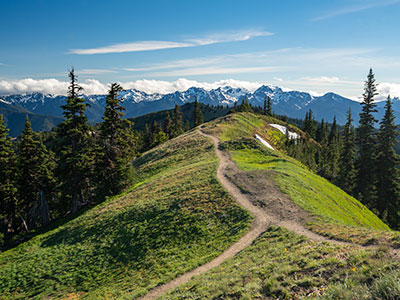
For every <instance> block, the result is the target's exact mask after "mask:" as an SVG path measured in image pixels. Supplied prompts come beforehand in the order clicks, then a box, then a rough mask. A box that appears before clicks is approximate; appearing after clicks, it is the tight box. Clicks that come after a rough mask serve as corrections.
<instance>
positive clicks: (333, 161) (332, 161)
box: [327, 116, 340, 182]
mask: <svg viewBox="0 0 400 300" xmlns="http://www.w3.org/2000/svg"><path fill="white" fill-rule="evenodd" d="M339 143H340V141H339V131H338V128H337V124H336V116H335V117H334V118H333V122H332V126H331V130H330V132H329V136H328V144H329V171H328V172H329V175H328V177H327V178H328V179H329V180H330V181H332V182H335V181H336V177H337V176H338V172H339V166H338V162H339Z"/></svg>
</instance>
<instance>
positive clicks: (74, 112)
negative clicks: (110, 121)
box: [57, 69, 93, 213]
mask: <svg viewBox="0 0 400 300" xmlns="http://www.w3.org/2000/svg"><path fill="white" fill-rule="evenodd" d="M69 78H70V85H69V87H68V97H67V99H66V103H65V104H64V105H63V106H61V108H62V109H63V110H64V111H63V115H64V120H63V121H62V122H61V123H60V124H59V125H58V127H57V137H58V140H59V148H58V151H57V159H58V165H57V175H58V178H59V180H60V182H61V192H62V197H63V199H64V200H65V201H66V203H67V204H68V203H69V205H68V206H69V207H70V209H71V212H72V213H76V212H77V210H78V208H79V206H80V205H83V204H86V203H88V202H89V201H90V199H89V198H90V181H89V178H90V174H91V172H92V165H93V151H92V149H91V147H90V133H91V131H92V129H91V126H90V125H89V123H88V120H87V117H86V115H85V110H86V104H85V101H84V99H82V98H80V97H79V96H78V94H79V92H80V91H82V87H80V86H79V85H78V83H77V76H76V75H75V72H74V69H72V70H71V71H70V72H69ZM68 206H67V207H68Z"/></svg>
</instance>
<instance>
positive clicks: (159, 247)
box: [0, 132, 251, 299]
mask: <svg viewBox="0 0 400 300" xmlns="http://www.w3.org/2000/svg"><path fill="white" fill-rule="evenodd" d="M216 166H217V158H216V156H215V151H214V147H213V144H212V143H211V142H210V141H209V140H208V139H207V138H205V137H202V136H200V135H198V134H197V133H196V132H191V133H188V134H186V135H183V136H181V137H179V138H177V139H174V140H171V141H169V142H167V143H166V144H164V145H162V146H161V147H158V148H156V149H154V150H152V151H150V152H148V153H146V154H145V155H143V156H142V157H141V158H139V159H138V160H136V161H135V167H136V170H137V176H136V181H135V186H134V188H132V190H131V191H130V192H127V193H125V194H124V195H121V196H119V197H114V198H113V199H110V200H108V201H106V202H105V203H103V204H101V205H99V206H97V207H95V208H93V209H91V210H89V211H87V212H86V213H84V214H82V215H81V216H79V217H77V218H76V219H74V220H72V221H70V222H68V223H66V224H64V225H62V226H60V227H59V228H57V229H55V230H52V231H49V232H47V233H45V234H42V235H39V236H36V237H35V238H33V239H32V240H30V241H29V242H26V243H24V244H21V245H20V246H18V247H17V248H15V249H11V250H8V251H6V252H4V253H1V254H0V295H1V297H0V298H1V299H26V298H28V297H32V298H33V299H49V298H60V299H65V298H68V297H69V298H68V299H72V298H73V297H75V296H79V298H82V299H105V298H106V297H108V299H125V298H126V299H132V298H134V297H137V296H139V295H143V294H144V293H145V292H146V291H147V290H148V289H150V288H152V287H154V286H156V285H158V284H160V283H163V282H167V281H169V280H171V279H172V278H174V277H176V276H177V275H179V274H182V273H184V272H185V271H188V270H190V269H193V268H194V267H195V266H198V265H200V264H203V263H205V262H207V261H209V260H211V259H212V258H214V257H216V256H217V255H218V254H220V253H221V252H222V251H223V250H224V249H226V248H227V247H228V246H229V245H230V244H232V243H233V242H234V241H235V240H237V239H238V238H239V237H240V236H241V235H242V234H243V233H244V232H245V231H246V229H247V227H248V225H249V223H250V221H251V218H250V217H249V214H248V213H246V212H245V211H244V210H242V209H241V208H239V207H238V206H237V205H236V204H234V202H233V200H231V198H230V197H229V196H228V195H227V194H226V192H225V191H224V190H223V189H222V188H221V186H220V185H219V183H218V182H217V180H216V178H215V170H216Z"/></svg>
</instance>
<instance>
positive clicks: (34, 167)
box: [17, 116, 54, 230]
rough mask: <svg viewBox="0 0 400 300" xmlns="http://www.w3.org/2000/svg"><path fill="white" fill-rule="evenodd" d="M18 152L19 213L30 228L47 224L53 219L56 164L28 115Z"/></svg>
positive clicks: (28, 228) (26, 226) (25, 224)
mask: <svg viewBox="0 0 400 300" xmlns="http://www.w3.org/2000/svg"><path fill="white" fill-rule="evenodd" d="M17 154H18V163H17V166H18V172H17V174H18V213H19V215H20V216H21V217H22V219H23V221H24V226H25V228H26V229H27V230H30V229H34V228H36V227H38V226H40V225H41V226H46V225H47V224H48V223H49V221H50V213H49V199H50V198H51V195H52V188H53V186H54V178H53V166H54V164H53V163H52V161H51V159H50V154H49V152H48V151H47V149H46V147H45V146H44V145H43V143H42V142H41V140H40V139H38V137H37V136H36V135H35V133H34V132H33V130H32V127H31V123H30V121H29V119H28V116H27V117H26V120H25V128H24V130H23V131H22V134H21V136H20V143H19V146H18V152H17Z"/></svg>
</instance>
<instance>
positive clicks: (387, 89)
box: [377, 82, 400, 100]
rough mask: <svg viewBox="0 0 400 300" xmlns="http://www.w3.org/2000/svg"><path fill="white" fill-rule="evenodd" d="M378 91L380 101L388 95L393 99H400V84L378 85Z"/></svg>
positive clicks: (385, 83)
mask: <svg viewBox="0 0 400 300" xmlns="http://www.w3.org/2000/svg"><path fill="white" fill-rule="evenodd" d="M377 89H378V93H379V95H378V96H377V99H378V100H384V99H386V98H387V96H388V95H390V96H391V97H392V98H394V97H398V98H400V84H398V83H389V82H382V83H379V84H378V87H377Z"/></svg>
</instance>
